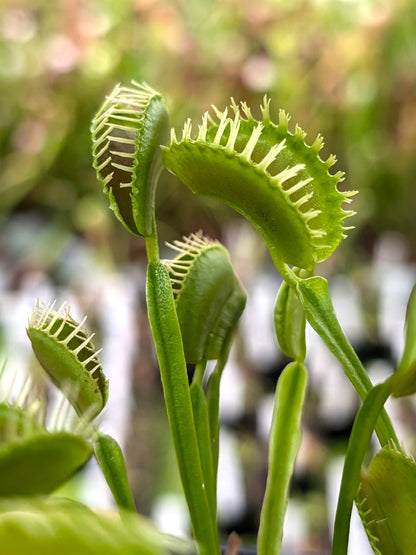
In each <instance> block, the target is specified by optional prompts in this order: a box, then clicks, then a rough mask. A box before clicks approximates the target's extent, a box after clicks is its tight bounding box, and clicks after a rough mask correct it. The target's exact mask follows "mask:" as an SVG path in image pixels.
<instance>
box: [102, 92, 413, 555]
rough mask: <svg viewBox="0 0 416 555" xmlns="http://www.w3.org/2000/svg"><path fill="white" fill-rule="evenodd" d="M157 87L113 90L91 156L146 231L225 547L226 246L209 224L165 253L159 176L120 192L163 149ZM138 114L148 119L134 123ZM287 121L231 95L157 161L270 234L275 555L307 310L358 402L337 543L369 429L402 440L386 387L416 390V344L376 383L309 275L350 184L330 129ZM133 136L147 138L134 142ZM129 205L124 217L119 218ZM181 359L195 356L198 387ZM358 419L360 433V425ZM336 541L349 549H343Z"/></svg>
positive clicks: (205, 522)
mask: <svg viewBox="0 0 416 555" xmlns="http://www.w3.org/2000/svg"><path fill="white" fill-rule="evenodd" d="M137 88H138V89H140V91H141V92H140V99H138V98H137V97H134V93H133V90H136V89H137ZM146 90H147V91H148V89H146ZM126 95H127V98H128V112H126V113H122V112H123V110H124V109H126V100H125V99H126ZM154 96H155V97H157V98H159V102H161V100H160V97H159V96H158V93H155V92H154V91H152V93H151V94H148V92H147V93H146V94H145V95H143V90H142V87H141V86H138V85H137V84H133V89H132V88H123V87H121V88H120V87H118V88H116V89H115V91H114V92H113V94H112V95H110V97H109V98H108V99H107V101H106V102H105V103H104V105H103V107H102V108H101V110H100V111H99V113H98V114H97V116H96V118H95V119H94V122H93V126H92V132H93V144H94V147H93V153H94V167H95V168H96V170H97V173H98V177H99V178H100V179H101V180H102V181H103V183H104V188H105V191H106V192H107V193H108V194H109V196H110V202H111V205H112V208H113V210H114V211H115V212H116V215H117V216H118V217H119V219H121V220H122V221H123V223H124V225H126V221H127V220H128V221H127V225H126V227H127V228H128V229H129V230H130V231H132V232H133V233H137V232H139V234H142V235H145V236H146V249H147V253H148V258H149V265H148V272H147V301H148V312H149V320H150V324H151V329H152V333H153V338H154V341H155V347H156V353H157V356H158V361H159V366H160V371H161V377H162V383H163V387H164V394H165V401H166V407H167V412H168V416H169V421H170V425H171V432H172V436H173V439H174V444H175V449H176V456H177V460H178V464H179V470H180V474H181V478H182V483H183V486H184V491H185V496H186V498H187V501H188V506H189V511H190V516H191V522H192V528H193V532H194V536H195V539H196V542H197V547H198V550H199V552H200V553H217V552H218V536H217V532H216V526H215V521H216V498H215V491H214V487H215V483H216V468H217V460H218V400H219V384H220V379H221V373H222V370H223V368H224V365H225V362H226V360H227V357H228V353H229V349H230V344H231V338H232V334H233V331H234V329H235V326H236V323H237V321H238V318H239V316H240V314H241V311H242V310H243V308H244V302H245V296H244V295H243V293H242V290H241V287H240V286H239V284H238V280H236V278H235V276H234V274H233V272H232V268H231V266H230V265H229V262H228V260H227V261H226V260H225V259H226V256H225V255H224V253H225V251H224V250H223V248H222V247H221V246H220V245H218V244H216V243H211V242H209V241H207V240H206V239H204V238H203V237H202V236H201V235H192V236H190V237H189V238H184V239H183V241H176V242H174V243H173V245H172V246H173V248H174V250H176V251H177V252H178V254H177V256H176V257H175V258H174V259H173V260H170V261H165V262H164V263H162V262H161V261H160V258H159V248H158V241H157V230H156V223H155V222H156V219H155V215H154V190H155V189H154V187H151V189H150V190H151V195H150V197H149V196H148V195H147V193H146V191H147V189H146V187H144V188H134V187H133V188H132V192H131V194H130V196H126V195H125V191H124V189H125V188H126V187H131V184H132V183H133V182H134V181H135V176H136V174H138V173H140V172H141V175H142V176H143V179H144V182H146V183H148V182H149V179H148V178H150V166H149V163H148V160H149V157H148V155H145V156H143V157H142V156H141V152H140V148H142V149H144V151H145V152H147V151H146V140H149V144H150V145H151V147H152V148H151V153H152V154H151V158H152V159H154V158H157V156H158V154H157V149H155V148H154V146H155V144H156V143H155V142H154V141H153V140H152V139H155V141H157V140H160V127H159V126H158V125H156V124H155V123H156V122H157V118H156V119H154V120H152V119H150V120H146V118H145V117H142V115H141V114H144V113H146V110H147V106H148V104H150V102H151V98H153V97H154ZM113 116H115V117H113ZM120 116H122V117H120ZM159 116H160V121H162V120H163V123H165V117H164V115H163V117H162V116H161V113H160V112H159ZM136 118H138V119H140V125H139V126H137V125H136V123H137V122H136ZM121 119H123V120H124V122H123V123H121ZM288 124H289V116H288V115H287V114H286V113H285V112H284V111H280V112H279V118H278V122H277V123H274V122H273V121H272V118H271V114H270V101H269V100H268V99H267V98H265V99H264V102H263V104H262V106H261V119H260V120H256V119H255V118H254V117H253V115H252V113H251V110H250V109H249V107H248V106H247V105H246V104H245V103H241V104H240V105H237V104H236V103H235V102H234V100H232V101H231V106H230V108H229V109H225V110H224V111H220V110H218V109H217V108H215V107H213V112H212V113H209V112H206V113H205V114H204V115H203V117H202V120H201V122H200V124H199V125H198V128H197V129H196V128H195V131H193V125H192V122H191V121H190V120H188V121H187V122H186V123H185V125H184V128H183V131H182V133H181V135H180V136H179V138H178V137H177V135H176V133H175V131H173V130H172V131H171V139H170V142H169V144H168V145H162V162H163V164H164V166H165V167H166V168H167V169H168V170H169V171H171V172H172V173H174V174H175V175H176V176H177V177H178V178H179V179H180V180H181V181H183V183H184V184H185V185H187V186H188V187H189V188H190V189H191V190H192V191H193V192H195V193H197V194H202V195H207V196H211V197H214V198H217V199H218V200H220V201H222V202H224V203H226V204H228V205H229V206H231V207H232V208H234V209H235V210H236V211H237V212H239V213H240V214H241V215H243V216H244V217H246V218H247V219H248V220H249V221H250V222H251V223H252V224H253V225H254V227H255V228H256V229H257V230H258V231H259V232H260V234H261V235H262V236H263V238H264V240H265V242H266V244H267V246H268V248H269V250H270V254H271V257H272V260H273V262H274V264H275V266H276V268H277V269H278V271H279V272H280V274H281V275H282V277H283V280H284V281H283V283H282V285H281V287H280V290H279V293H278V296H277V299H276V304H275V308H274V321H275V328H276V335H277V339H278V342H279V344H280V346H281V348H282V350H283V352H284V353H285V354H286V355H287V356H289V357H290V358H292V359H293V362H291V363H289V364H288V366H287V368H286V369H285V370H284V372H283V374H282V376H281V378H280V380H279V382H278V385H277V388H276V401H275V410H274V415H273V422H272V428H271V436H270V454H269V476H268V480H267V486H266V493H265V498H264V503H263V508H262V513H261V519H260V529H259V535H258V553H259V555H270V554H272V553H274V554H279V553H280V549H281V540H282V530H283V521H284V515H285V509H286V503H287V496H288V488H289V483H290V478H291V475H292V472H293V465H294V462H295V457H296V453H297V449H298V445H299V439H300V434H301V415H302V407H303V401H304V396H305V388H306V384H307V373H306V368H305V364H304V360H305V356H306V344H305V324H306V321H308V322H309V323H310V324H311V325H312V327H313V328H314V329H315V331H317V333H318V334H319V335H320V336H321V337H322V338H323V340H324V341H325V342H326V344H327V346H328V347H329V349H330V350H331V351H332V352H333V353H334V354H335V356H336V357H337V358H338V360H339V361H340V362H341V364H342V366H343V367H344V370H345V372H346V375H347V376H348V378H349V379H350V381H351V383H352V385H353V386H354V388H355V389H356V391H357V393H358V395H359V396H360V398H361V399H362V400H363V405H362V408H361V409H360V411H359V413H358V415H357V421H356V425H355V427H354V429H353V433H352V434H351V441H350V444H349V449H348V452H347V457H346V465H345V471H344V473H345V476H346V479H345V480H344V483H343V486H342V487H341V493H340V503H339V508H340V509H339V513H338V514H339V515H340V518H341V520H342V521H343V524H342V526H343V531H344V532H341V533H339V529H338V525H339V520H338V522H337V524H336V530H335V538H334V549H335V552H336V553H344V552H345V549H346V544H345V541H344V540H345V537H346V538H347V539H348V525H349V514H350V505H351V504H352V502H353V499H354V497H355V495H356V492H357V489H358V484H359V471H360V468H361V466H362V462H363V460H364V456H365V453H366V450H367V447H368V442H369V439H370V436H371V433H372V431H373V429H374V428H375V429H376V431H377V434H378V437H379V439H380V442H381V444H382V445H384V446H387V445H388V446H390V447H392V446H393V447H394V449H399V447H398V440H397V438H396V435H395V432H394V430H393V428H392V426H391V423H390V420H389V418H388V416H387V414H386V413H385V412H384V409H383V406H384V402H385V400H386V399H387V397H388V396H389V395H390V394H391V393H396V394H398V395H400V394H402V393H410V392H412V391H413V383H414V377H413V374H412V372H413V366H414V360H413V359H414V356H413V349H412V348H410V347H409V348H408V349H407V351H405V354H404V357H403V360H402V363H401V366H400V371H399V372H398V373H397V376H398V378H397V379H396V378H394V377H392V378H391V379H389V380H387V381H386V383H385V384H381V385H380V386H377V387H376V388H373V386H372V384H371V382H370V380H369V378H368V376H367V374H366V372H365V369H364V368H363V366H362V364H361V362H360V360H359V358H358V357H357V355H356V353H355V351H354V349H353V348H352V346H351V344H350V343H349V341H348V339H347V338H346V336H345V335H344V333H343V331H342V329H341V327H340V325H339V322H338V320H337V317H336V314H335V311H334V309H333V306H332V301H331V298H330V295H329V291H328V284H327V282H326V280H325V279H324V278H322V277H319V276H314V270H315V265H316V264H317V263H318V262H321V261H324V260H325V259H327V258H328V257H329V256H330V255H331V254H332V252H333V251H334V250H335V249H336V248H337V247H338V245H339V243H340V242H341V241H342V239H344V238H345V237H346V232H347V231H348V229H350V228H349V227H348V226H345V225H344V221H345V219H346V218H348V217H350V216H352V215H353V212H352V211H351V210H344V208H343V205H344V203H348V202H350V201H351V197H352V196H353V195H354V194H355V191H340V190H339V189H338V184H339V183H340V182H341V180H342V179H343V174H342V173H341V172H337V173H331V172H330V169H331V167H332V166H333V165H334V163H335V161H336V159H335V157H334V156H330V157H328V158H327V159H326V160H324V159H322V158H321V155H320V154H321V150H322V147H323V140H322V137H320V136H319V135H318V137H317V138H316V139H315V140H314V141H313V142H312V143H310V144H308V143H307V142H306V133H305V132H304V131H303V130H302V129H301V128H300V127H299V126H298V125H296V126H295V128H294V131H293V132H292V131H290V130H289V125H288ZM114 129H116V131H115V132H114ZM120 137H121V139H122V140H119V139H118V138H120ZM124 144H129V145H130V146H129V147H128V153H127V154H123V156H124V157H125V159H126V160H127V161H128V162H127V163H125V164H120V161H119V159H118V158H117V154H118V153H120V152H121V151H123V149H125V148H127V147H124V146H123V147H122V146H121V145H124ZM133 144H134V145H140V148H136V147H134V148H133V146H131V145H133ZM116 170H117V171H116ZM120 172H122V173H120ZM123 172H124V173H123ZM126 176H127V177H130V176H131V179H129V180H128V185H126V183H127V182H126V181H124V180H123V179H124V177H126ZM150 181H151V182H152V183H155V182H154V181H152V180H150ZM110 187H111V190H110ZM140 196H141V198H139V197H140ZM149 199H150V200H149ZM129 200H130V204H129ZM122 214H124V215H126V214H127V217H126V216H124V218H123V217H121V215H122ZM132 215H133V216H132ZM140 221H146V222H147V223H148V224H149V222H152V224H151V225H150V224H149V225H148V226H147V227H146V230H145V232H143V229H144V228H143V227H141V229H139V227H140V226H139V225H138V224H137V223H136V222H140ZM132 222H134V225H132ZM227 292H228V293H227ZM229 292H231V293H229ZM412 326H413V324H412ZM412 326H411V327H412ZM409 333H410V332H409ZM412 333H413V332H412ZM210 358H213V359H216V360H217V366H216V368H215V370H214V372H213V373H212V374H211V376H210V378H209V380H208V384H207V386H205V383H204V375H205V366H206V362H207V360H208V359H210ZM186 363H192V364H195V373H194V377H193V381H192V384H191V385H190V386H189V384H188V380H187V376H186ZM409 368H411V369H412V370H409ZM403 388H404V389H403ZM360 428H362V430H364V433H362V434H360ZM345 530H347V533H346V535H345ZM338 538H341V540H338ZM343 541H344V544H342V542H343ZM341 545H342V546H341ZM337 546H341V548H340V550H339V551H336V550H337V549H339V547H337ZM383 553H384V551H383Z"/></svg>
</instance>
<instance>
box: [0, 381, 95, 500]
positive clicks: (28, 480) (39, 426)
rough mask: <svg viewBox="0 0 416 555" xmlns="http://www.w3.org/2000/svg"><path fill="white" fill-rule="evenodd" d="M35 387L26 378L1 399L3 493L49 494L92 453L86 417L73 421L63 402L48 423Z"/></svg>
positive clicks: (0, 491) (0, 478)
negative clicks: (18, 389) (17, 391)
mask: <svg viewBox="0 0 416 555" xmlns="http://www.w3.org/2000/svg"><path fill="white" fill-rule="evenodd" d="M0 385H2V384H1V381H0ZM27 386H29V387H27ZM31 387H33V382H32V380H31V379H28V380H27V381H26V383H25V384H24V385H23V387H22V389H21V390H20V392H19V393H18V394H17V395H14V394H13V391H11V392H6V395H5V397H3V398H2V400H1V402H0V497H8V496H28V495H31V496H32V495H37V494H48V493H51V492H52V491H54V490H55V489H56V488H57V487H59V486H61V485H62V484H64V483H65V482H66V481H67V480H68V479H69V478H70V477H71V476H72V475H73V474H74V473H75V472H76V471H77V470H78V469H79V468H80V467H81V466H82V465H83V464H84V463H86V462H87V460H88V459H89V458H90V456H91V454H92V446H91V441H90V439H91V430H90V428H89V425H88V422H85V421H82V420H79V419H77V420H75V421H73V420H70V419H69V417H68V410H67V408H68V403H67V402H66V403H65V402H64V403H63V404H61V405H60V406H58V407H56V410H55V414H54V417H53V418H52V419H51V422H50V423H49V424H48V426H46V425H45V422H44V414H45V412H46V411H45V407H44V406H42V405H43V403H42V402H40V401H39V400H38V399H35V398H33V396H32V395H31V392H30V389H31Z"/></svg>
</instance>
